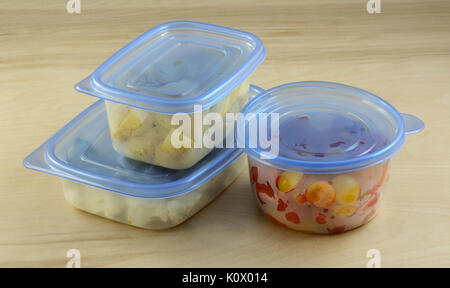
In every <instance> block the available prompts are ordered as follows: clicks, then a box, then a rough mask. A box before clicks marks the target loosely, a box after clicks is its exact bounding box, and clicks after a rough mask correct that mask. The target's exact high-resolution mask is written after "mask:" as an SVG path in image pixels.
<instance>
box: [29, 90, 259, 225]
mask: <svg viewBox="0 0 450 288" xmlns="http://www.w3.org/2000/svg"><path fill="white" fill-rule="evenodd" d="M251 91H252V92H253V94H252V95H254V94H256V93H258V92H261V90H260V89H258V88H256V87H253V86H252V88H251ZM246 162H247V161H246V157H245V154H243V151H242V149H227V148H222V149H219V148H215V149H214V150H213V151H212V152H211V153H209V154H208V155H207V156H206V157H204V158H203V159H202V160H201V161H199V162H198V163H197V164H196V165H194V166H192V167H191V168H189V169H184V170H171V169H167V168H163V167H158V166H154V165H150V164H146V163H143V162H140V161H136V160H132V159H128V158H126V157H124V156H122V155H120V154H118V153H117V152H116V151H115V150H114V149H113V147H112V145H111V136H110V133H109V129H108V123H107V117H106V109H105V103H104V101H103V100H99V101H97V102H96V103H95V104H93V105H92V106H90V107H89V108H88V109H86V110H85V111H83V112H82V113H81V114H79V115H78V116H77V117H76V118H74V119H73V120H72V121H71V122H69V123H68V124H67V125H66V126H65V127H64V128H62V129H61V130H60V131H58V132H57V133H56V134H55V135H54V136H53V137H51V138H50V139H49V140H47V141H46V142H45V143H44V144H42V145H41V146H40V147H39V148H38V149H37V150H35V151H34V152H33V153H31V154H30V155H29V156H28V157H27V158H25V160H24V166H25V167H27V168H29V169H33V170H37V171H41V172H44V173H48V174H52V175H56V176H59V177H61V178H62V181H63V190H64V196H65V198H66V200H67V201H68V202H69V203H70V204H71V205H72V206H74V207H76V208H79V209H81V210H84V211H87V212H89V213H93V214H96V215H99V216H102V217H105V218H108V219H111V220H115V221H118V222H122V223H126V224H129V225H133V226H137V227H141V228H146V229H165V228H170V227H173V226H176V225H178V224H180V223H182V222H184V221H185V220H187V219H188V218H190V217H191V216H192V215H194V214H195V213H196V212H197V211H199V210H200V209H201V208H203V207H204V206H205V205H207V204H208V203H210V202H211V201H212V200H214V199H215V198H216V197H217V196H218V195H219V194H220V193H221V192H222V191H223V190H224V189H225V188H226V187H227V186H228V185H230V184H231V183H232V182H233V181H234V180H235V179H236V177H237V176H238V175H239V174H240V173H241V172H242V170H243V169H244V168H245V166H246Z"/></svg>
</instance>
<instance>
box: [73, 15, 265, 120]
mask: <svg viewBox="0 0 450 288" xmlns="http://www.w3.org/2000/svg"><path fill="white" fill-rule="evenodd" d="M264 57H265V50H264V46H263V45H262V42H261V40H260V39H259V38H258V37H256V36H255V35H253V34H250V33H248V32H244V31H240V30H235V29H232V28H226V27H221V26H216V25H211V24H205V23H199V22H191V21H175V22H168V23H164V24H161V25H158V26H156V27H154V28H153V29H151V30H149V31H147V32H146V33H144V34H142V35H141V36H139V37H138V38H136V39H134V40H133V41H131V42H130V43H129V44H127V45H126V46H124V47H123V48H122V49H120V50H119V51H117V52H116V53H115V54H114V55H112V56H111V57H110V58H109V59H108V60H106V61H105V62H104V63H103V64H102V65H100V66H99V67H98V68H97V69H96V70H95V71H94V73H92V74H91V75H90V76H89V77H87V78H86V79H84V80H82V81H81V82H79V83H78V84H76V86H75V89H76V90H78V91H80V92H83V93H86V94H89V95H93V96H96V97H100V98H103V99H106V100H109V101H114V102H118V103H121V104H125V105H128V106H134V107H137V108H141V109H145V110H151V111H154V112H159V113H169V114H173V113H177V112H186V113H189V112H193V110H194V104H197V105H203V109H206V108H208V107H210V106H212V105H214V104H215V103H217V102H218V101H220V100H221V99H222V98H223V97H225V96H226V95H228V94H229V93H230V92H231V91H232V90H233V89H234V88H236V87H237V86H238V85H239V84H240V83H242V81H244V80H245V79H246V78H247V77H248V76H249V75H250V73H251V72H253V71H254V70H255V68H256V67H257V66H258V65H259V64H260V63H261V62H262V61H263V59H264Z"/></svg>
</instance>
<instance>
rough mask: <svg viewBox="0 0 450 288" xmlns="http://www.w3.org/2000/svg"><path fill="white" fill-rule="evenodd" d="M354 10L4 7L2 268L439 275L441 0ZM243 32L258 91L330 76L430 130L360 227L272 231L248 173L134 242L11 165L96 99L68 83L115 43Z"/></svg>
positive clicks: (449, 134)
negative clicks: (177, 31)
mask: <svg viewBox="0 0 450 288" xmlns="http://www.w3.org/2000/svg"><path fill="white" fill-rule="evenodd" d="M381 2H382V13H381V14H376V15H375V14H372V15H371V14H368V13H367V12H366V8H365V5H366V1H362V0H339V1H331V0H323V1H317V0H309V1H288V0H280V1H267V0H266V1H242V0H240V1H236V0H227V1H206V0H204V1H189V6H186V3H187V2H186V1H184V0H183V1H181V0H180V1H121V2H119V1H111V0H108V1H106V0H103V1H84V0H81V4H82V10H81V14H78V15H75V14H73V15H71V14H68V13H67V12H66V9H65V1H50V0H48V1H44V0H41V1H31V0H30V1H1V2H0V47H1V49H0V51H1V53H0V76H1V77H0V87H1V93H0V97H1V100H2V101H1V105H0V107H1V108H0V109H1V113H0V131H1V135H2V136H1V141H0V161H1V163H2V165H0V197H1V200H0V213H1V215H0V216H1V217H0V266H5V267H17V266H31V267H36V266H46V267H47V266H49V267H65V265H66V262H67V260H68V259H67V258H66V257H65V255H66V251H67V250H68V249H72V248H76V249H79V250H80V251H81V257H82V258H81V260H82V266H83V267H117V266H132V267H185V266H195V267H204V266H208V267H210V266H212V267H222V266H239V267H253V266H256V267H311V266H319V267H324V266H327V267H330V266H331V267H343V266H350V267H365V266H366V263H367V261H368V259H367V258H366V252H367V250H369V249H372V248H376V249H379V250H380V251H381V255H382V266H384V267H399V266H401V267H424V266H438V267H442V266H445V267H449V266H450V153H449V147H450V2H449V1H447V0H442V1H438V0H436V1H423V0H415V1H412V0H411V1H406V0H402V1H395V3H393V2H394V1H384V0H381ZM181 19H186V20H196V21H203V22H209V23H215V24H218V25H224V26H230V27H234V28H238V29H242V30H247V31H250V32H252V33H254V34H256V35H258V36H259V37H260V38H261V39H262V40H263V42H264V45H265V47H266V50H267V57H266V60H265V61H264V62H263V64H262V65H261V66H260V67H259V68H258V69H257V70H256V72H255V73H254V74H253V76H252V82H253V83H254V84H256V85H259V86H261V87H263V88H270V87H273V86H275V85H279V84H282V83H287V82H292V81H302V80H327V81H335V82H342V83H346V84H350V85H354V86H357V87H360V88H363V89H366V90H369V91H371V92H374V93H376V94H377V95H380V96H381V97H383V98H384V99H386V100H387V101H389V102H390V103H392V104H393V105H394V106H395V107H397V108H398V109H399V110H401V111H402V112H407V113H411V114H415V115H417V116H419V117H420V118H422V119H423V120H424V121H425V123H426V129H425V130H424V131H423V132H422V133H421V134H417V135H411V136H408V138H407V140H406V144H405V146H404V148H403V149H402V150H401V151H400V153H398V154H397V155H396V156H395V157H394V159H395V160H394V161H392V176H391V184H390V185H391V186H390V193H389V194H388V195H387V197H386V199H385V201H384V203H383V207H382V211H381V213H380V215H379V216H378V217H377V218H376V219H375V220H374V221H372V222H371V223H370V224H368V225H366V226H365V227H363V228H361V229H357V230H354V231H351V232H348V233H344V234H342V235H335V236H331V237H330V236H314V235H308V234H302V233H297V232H293V231H289V230H287V229H284V228H283V227H279V226H277V225H275V224H272V223H271V222H270V221H268V220H267V219H266V218H264V217H263V216H262V215H261V213H260V212H259V211H258V210H257V208H256V205H255V203H254V199H253V197H252V195H251V194H250V191H249V182H248V175H247V172H245V173H243V174H242V175H241V176H240V177H239V178H238V180H237V181H236V182H235V183H234V184H233V185H232V186H231V187H230V188H229V189H227V191H225V193H224V194H223V195H222V196H221V197H220V198H219V199H218V200H217V201H215V202H213V203H212V204H211V205H209V206H208V207H206V209H204V210H202V211H201V212H200V213H199V214H197V215H196V216H195V217H193V218H192V219H191V220H189V221H187V222H186V223H185V224H184V225H181V226H179V227H177V228H175V229H171V230H168V231H162V232H153V231H146V230H141V229H136V228H132V227H129V226H126V225H122V224H117V223H114V222H111V221H108V220H104V219H102V218H99V217H95V216H92V215H89V214H87V213H83V212H80V211H78V210H75V209H73V208H71V207H70V206H69V205H68V204H66V202H65V200H64V199H63V194H62V192H61V185H60V182H59V180H58V179H57V178H56V177H52V176H49V175H44V174H42V173H36V172H33V171H29V170H26V169H25V168H23V167H22V164H21V162H22V160H23V158H24V157H25V156H26V155H27V154H28V153H30V152H31V151H32V150H33V149H35V148H36V147H37V146H38V145H40V144H41V143H42V142H43V141H45V140H46V139H47V138H48V137H50V136H51V135H52V134H53V133H54V132H56V131H57V130H58V129H59V128H61V127H62V126H63V125H64V124H65V123H66V122H67V121H69V120H70V119H72V118H73V117H74V116H75V115H77V114H78V113H79V112H80V111H81V110H83V109H84V108H86V107H87V106H88V105H89V104H91V103H93V102H94V101H95V100H96V99H95V98H93V97H90V96H87V95H83V94H79V93H76V92H75V91H74V89H73V85H74V84H75V83H76V82H78V81H79V80H81V79H82V78H83V77H85V76H87V75H88V74H89V73H90V72H92V71H93V70H94V69H95V68H96V67H97V66H98V65H99V64H100V63H101V62H102V61H104V60H105V59H107V58H108V57H109V56H110V55H111V54H112V53H114V51H116V50H118V49H119V48H120V47H122V46H123V45H124V44H126V43H127V42H129V41H130V40H132V39H133V38H135V37H136V36H138V35H140V34H141V33H143V32H145V31H146V30H148V29H150V28H151V27H153V26H155V25H157V24H159V23H162V22H166V21H171V20H181Z"/></svg>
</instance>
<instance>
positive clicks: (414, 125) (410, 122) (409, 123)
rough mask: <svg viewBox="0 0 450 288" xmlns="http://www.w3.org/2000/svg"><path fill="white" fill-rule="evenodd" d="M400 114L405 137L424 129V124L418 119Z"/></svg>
mask: <svg viewBox="0 0 450 288" xmlns="http://www.w3.org/2000/svg"><path fill="white" fill-rule="evenodd" d="M400 114H401V115H402V118H403V122H405V130H406V135H409V134H413V133H418V132H420V131H422V130H423V129H424V128H425V124H424V123H423V121H422V120H420V119H419V118H418V117H416V116H414V115H411V114H406V113H400Z"/></svg>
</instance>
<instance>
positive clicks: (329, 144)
mask: <svg viewBox="0 0 450 288" xmlns="http://www.w3.org/2000/svg"><path fill="white" fill-rule="evenodd" d="M243 113H244V115H251V114H254V115H258V114H260V113H268V114H271V113H272V115H274V114H273V113H277V114H278V117H279V126H278V128H279V129H278V130H272V129H271V128H267V130H266V131H264V133H267V135H270V138H274V139H278V141H277V143H278V144H279V146H278V149H274V150H270V151H269V149H268V148H267V147H264V149H263V148H261V147H260V146H261V145H257V147H246V148H245V152H246V154H247V155H248V156H249V159H248V163H249V171H250V181H251V187H252V191H253V192H254V194H255V198H256V201H257V203H258V206H259V207H260V208H261V209H262V211H264V212H265V213H266V214H267V215H268V216H269V217H270V218H271V219H272V220H274V221H275V222H277V223H280V224H282V225H283V226H286V227H288V228H291V229H294V230H299V231H304V232H313V233H321V234H327V233H338V232H343V231H347V230H351V229H354V228H356V227H359V226H361V225H364V224H366V223H367V222H369V221H370V220H371V219H372V218H373V217H374V216H375V215H376V213H377V212H378V210H379V207H380V201H381V200H382V199H383V196H384V194H385V192H386V183H387V182H388V180H389V175H390V173H389V167H390V162H391V161H390V159H391V158H392V156H394V154H396V153H397V152H398V151H399V150H400V149H401V147H402V146H403V144H404V141H405V136H406V135H407V134H411V133H416V132H419V131H421V130H422V129H423V128H424V124H423V122H422V121H421V120H420V119H418V118H417V117H415V116H412V115H409V114H402V113H399V112H398V111H397V110H396V109H395V108H394V107H392V106H391V105H390V104H389V103H387V102H386V101H384V100H383V99H381V98H379V97H377V96H375V95H373V94H371V93H369V92H367V91H364V90H361V89H358V88H354V87H351V86H347V85H342V84H337V83H331V82H297V83H289V84H285V85H281V86H278V87H275V88H272V89H269V90H267V91H265V92H264V93H262V94H261V95H259V96H258V97H256V98H255V99H254V100H253V101H251V102H250V103H249V104H248V105H247V106H246V107H244V109H243ZM269 118H270V117H269ZM249 120H250V121H251V120H252V117H250V118H249ZM254 120H255V121H257V120H258V119H256V118H255V119H254ZM259 127H262V126H259ZM266 127H271V126H270V125H267V126H266ZM247 128H248V125H247ZM238 131H239V130H238ZM258 132H259V133H261V131H258ZM238 137H239V139H240V141H242V143H249V141H248V137H249V136H248V135H246V134H244V133H241V134H239V135H238ZM271 151H277V153H276V154H274V153H273V152H271Z"/></svg>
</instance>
